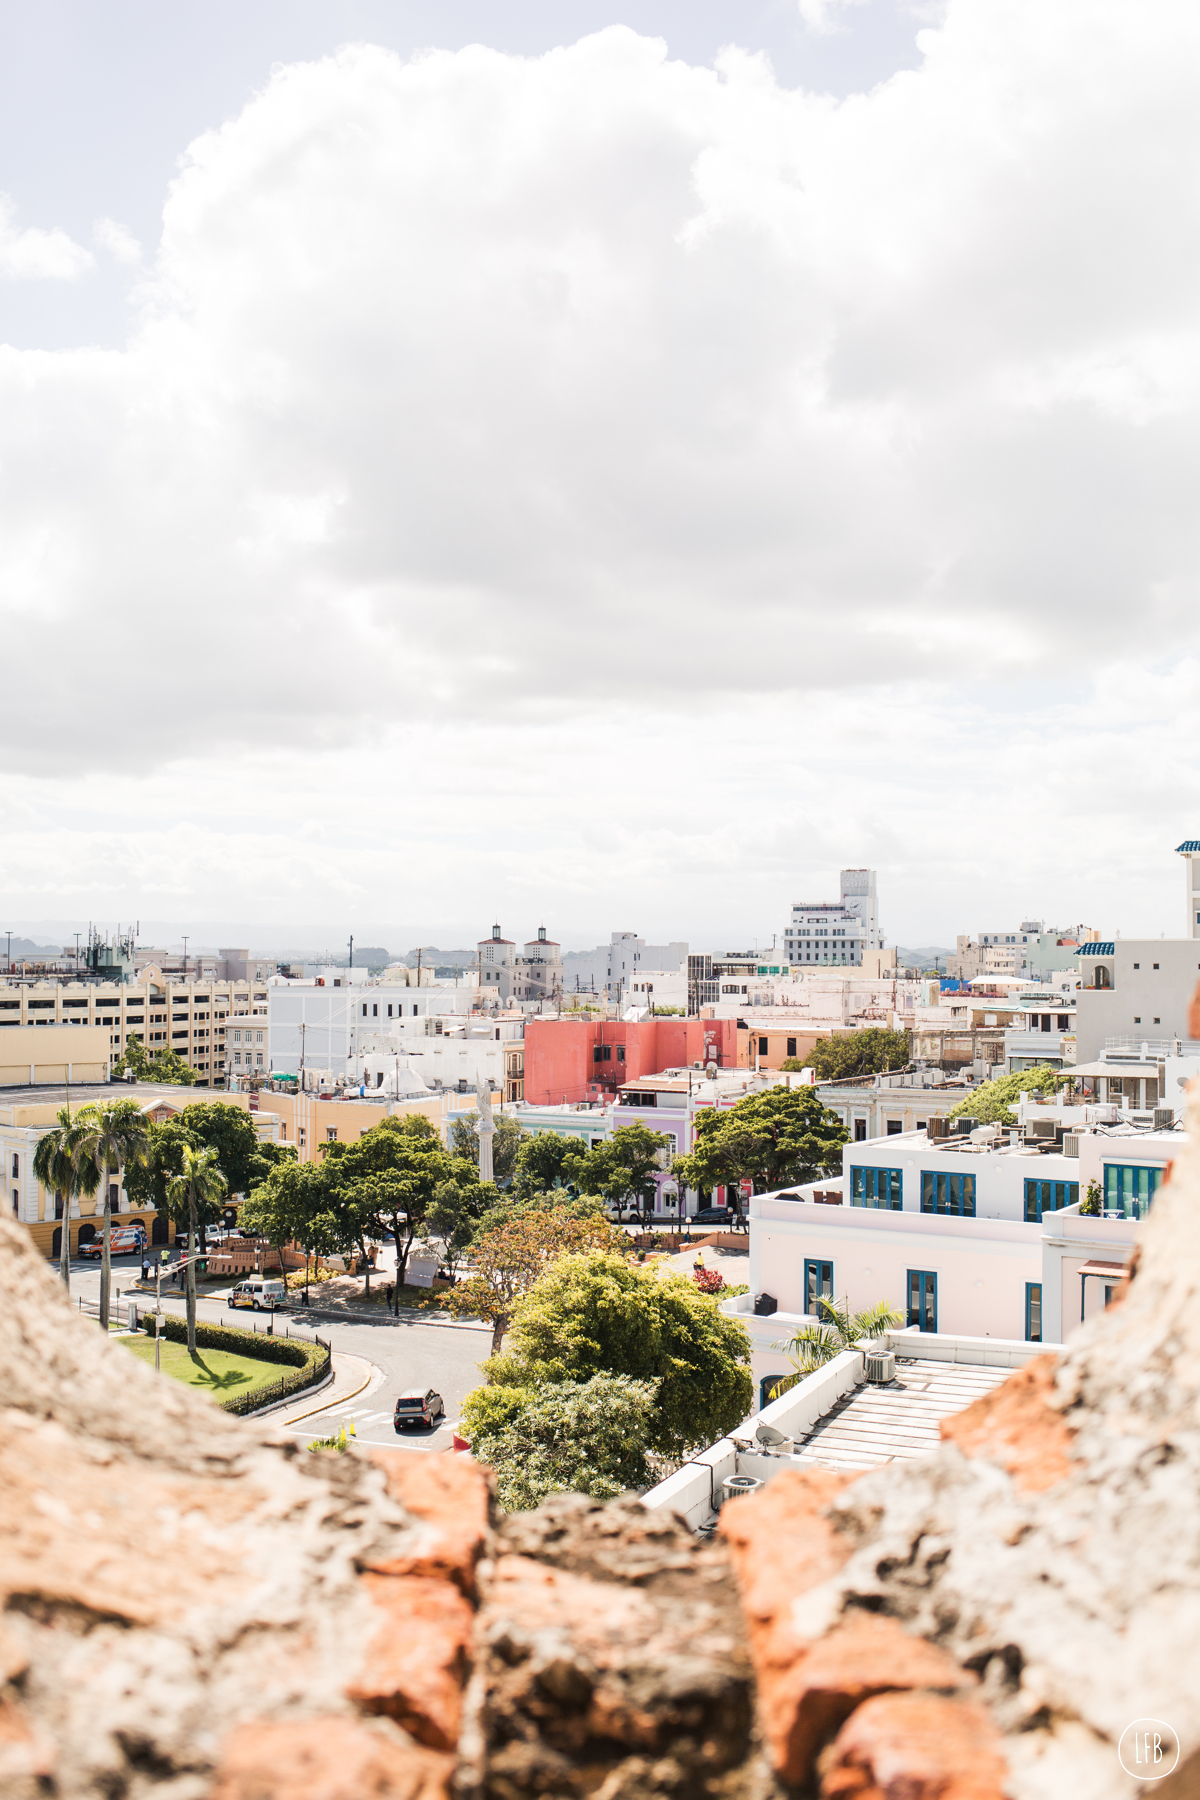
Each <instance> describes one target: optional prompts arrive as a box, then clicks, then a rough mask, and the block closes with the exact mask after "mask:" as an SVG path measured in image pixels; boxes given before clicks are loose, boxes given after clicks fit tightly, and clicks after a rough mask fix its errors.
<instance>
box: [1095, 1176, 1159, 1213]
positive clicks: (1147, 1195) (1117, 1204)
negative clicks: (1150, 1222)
mask: <svg viewBox="0 0 1200 1800" xmlns="http://www.w3.org/2000/svg"><path fill="white" fill-rule="evenodd" d="M1162 1178H1163V1172H1162V1170H1161V1169H1151V1168H1148V1167H1147V1165H1146V1164H1145V1163H1105V1165H1104V1210H1105V1212H1106V1213H1108V1212H1113V1213H1116V1215H1117V1217H1118V1218H1121V1219H1144V1218H1145V1216H1146V1214H1147V1213H1148V1212H1149V1211H1150V1206H1151V1202H1152V1201H1153V1199H1154V1196H1155V1194H1156V1193H1157V1192H1158V1186H1159V1183H1160V1182H1161V1181H1162Z"/></svg>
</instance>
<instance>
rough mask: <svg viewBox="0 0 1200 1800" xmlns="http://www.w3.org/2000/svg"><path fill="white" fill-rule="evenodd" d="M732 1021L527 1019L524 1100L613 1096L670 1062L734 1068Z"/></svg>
mask: <svg viewBox="0 0 1200 1800" xmlns="http://www.w3.org/2000/svg"><path fill="white" fill-rule="evenodd" d="M737 1060H738V1043H737V1023H736V1021H735V1020H733V1019H681V1018H669V1019H639V1020H632V1019H616V1020H613V1019H608V1020H601V1019H590V1018H589V1019H546V1018H538V1019H530V1020H529V1021H528V1023H527V1024H526V1027H525V1099H526V1101H527V1102H528V1103H529V1104H530V1105H533V1106H560V1105H572V1104H576V1103H578V1102H580V1101H587V1100H602V1099H605V1098H611V1097H612V1096H613V1095H615V1094H616V1092H617V1090H618V1088H621V1087H623V1086H625V1084H626V1083H627V1082H631V1081H634V1080H635V1079H637V1078H638V1077H640V1076H642V1075H657V1074H659V1073H661V1071H662V1070H664V1069H668V1068H677V1067H678V1068H685V1069H687V1068H690V1069H692V1070H693V1071H707V1069H708V1067H709V1065H710V1064H711V1065H712V1066H714V1067H716V1068H720V1069H736V1067H737Z"/></svg>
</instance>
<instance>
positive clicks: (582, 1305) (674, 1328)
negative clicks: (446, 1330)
mask: <svg viewBox="0 0 1200 1800" xmlns="http://www.w3.org/2000/svg"><path fill="white" fill-rule="evenodd" d="M486 1372H487V1378H488V1384H489V1385H491V1384H492V1383H493V1382H495V1383H498V1384H499V1385H500V1386H503V1387H524V1388H530V1387H536V1386H538V1385H539V1384H540V1383H543V1382H563V1381H574V1382H586V1381H590V1380H591V1378H592V1377H593V1376H594V1375H599V1374H603V1373H609V1374H613V1375H630V1376H632V1377H633V1378H634V1379H635V1380H636V1381H646V1382H655V1383H657V1384H658V1385H657V1390H656V1393H655V1399H654V1412H653V1418H652V1422H651V1430H650V1443H651V1446H652V1447H653V1448H654V1449H657V1450H661V1451H665V1452H669V1453H675V1454H678V1453H680V1452H683V1451H686V1450H687V1449H689V1448H692V1447H694V1446H695V1445H697V1444H711V1443H713V1442H714V1441H715V1440H716V1439H717V1438H719V1437H722V1436H724V1434H725V1433H726V1432H727V1431H730V1430H732V1429H733V1427H734V1426H735V1425H737V1424H738V1423H739V1422H740V1421H741V1420H742V1419H744V1418H745V1416H746V1414H747V1413H748V1412H749V1411H750V1408H751V1405H752V1404H753V1399H754V1384H753V1381H752V1379H751V1375H750V1341H749V1338H748V1337H747V1335H746V1329H745V1326H743V1325H741V1324H740V1323H739V1322H738V1321H737V1320H736V1319H731V1318H727V1317H726V1316H725V1315H724V1314H723V1313H721V1312H720V1311H719V1310H718V1307H717V1303H716V1301H715V1300H711V1299H709V1298H708V1296H707V1295H705V1294H701V1293H700V1292H698V1290H697V1288H696V1287H695V1284H694V1283H693V1282H691V1281H688V1280H686V1279H685V1278H684V1277H683V1276H678V1275H670V1276H659V1275H655V1274H653V1273H648V1272H645V1271H643V1270H640V1269H638V1268H637V1267H636V1266H635V1265H633V1264H631V1263H630V1262H629V1261H628V1260H627V1258H625V1257H623V1256H620V1255H617V1254H614V1253H613V1252H611V1251H596V1252H591V1253H590V1254H584V1255H567V1256H562V1257H560V1258H559V1259H558V1260H557V1261H555V1262H554V1263H552V1264H551V1266H550V1268H549V1269H547V1271H546V1272H545V1274H544V1275H542V1277H541V1278H540V1280H539V1281H537V1283H536V1284H535V1285H534V1287H533V1288H532V1289H531V1290H530V1292H529V1293H527V1294H526V1296H525V1297H524V1299H523V1300H521V1301H520V1302H519V1304H518V1305H517V1306H516V1307H515V1309H514V1312H513V1320H512V1335H511V1339H510V1347H509V1349H508V1350H507V1351H506V1352H505V1353H504V1354H503V1355H500V1356H493V1357H492V1358H491V1359H490V1360H489V1362H488V1363H487V1365H486Z"/></svg>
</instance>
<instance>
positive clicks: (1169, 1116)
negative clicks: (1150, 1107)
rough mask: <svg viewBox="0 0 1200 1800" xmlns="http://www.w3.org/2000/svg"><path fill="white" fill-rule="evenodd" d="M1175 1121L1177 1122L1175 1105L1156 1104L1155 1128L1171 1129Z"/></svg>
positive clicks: (1160, 1129)
mask: <svg viewBox="0 0 1200 1800" xmlns="http://www.w3.org/2000/svg"><path fill="white" fill-rule="evenodd" d="M1174 1123H1175V1108H1174V1107H1173V1106H1156V1107H1155V1109H1154V1129H1155V1131H1170V1130H1171V1128H1172V1126H1173V1125H1174Z"/></svg>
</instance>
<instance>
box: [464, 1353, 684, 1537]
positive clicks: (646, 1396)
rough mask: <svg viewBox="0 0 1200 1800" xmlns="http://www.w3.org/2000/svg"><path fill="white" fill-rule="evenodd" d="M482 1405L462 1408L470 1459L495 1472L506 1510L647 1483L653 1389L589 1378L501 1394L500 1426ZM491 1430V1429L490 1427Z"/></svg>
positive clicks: (625, 1380) (616, 1378) (602, 1495)
mask: <svg viewBox="0 0 1200 1800" xmlns="http://www.w3.org/2000/svg"><path fill="white" fill-rule="evenodd" d="M488 1393H489V1390H488V1389H487V1388H482V1389H480V1390H479V1394H480V1396H481V1397H483V1398H484V1404H482V1405H481V1406H479V1407H478V1408H477V1409H476V1408H474V1407H473V1406H472V1402H473V1401H474V1399H475V1396H474V1395H468V1397H467V1400H466V1403H465V1404H464V1406H463V1409H462V1415H461V1416H462V1419H463V1421H464V1427H463V1428H464V1429H465V1430H466V1431H467V1432H468V1434H469V1435H470V1438H471V1448H472V1452H473V1454H474V1455H475V1456H476V1457H477V1458H478V1460H479V1461H480V1462H485V1463H487V1464H489V1465H490V1466H491V1467H492V1468H493V1469H494V1470H495V1471H496V1498H497V1499H498V1500H499V1502H500V1505H501V1506H503V1507H504V1508H506V1510H507V1511H509V1512H520V1511H525V1510H527V1509H529V1508H532V1507H535V1506H540V1505H541V1503H542V1501H543V1500H544V1499H545V1498H546V1496H547V1495H548V1494H561V1493H577V1494H590V1495H591V1496H592V1498H593V1499H596V1500H610V1499H612V1498H614V1497H615V1496H616V1495H617V1494H620V1493H623V1492H625V1491H626V1490H627V1489H628V1488H633V1487H644V1486H646V1484H647V1481H648V1478H649V1471H648V1468H647V1464H646V1449H647V1446H648V1443H649V1439H650V1432H651V1429H652V1426H653V1419H654V1397H655V1385H654V1383H653V1382H651V1381H636V1380H633V1379H631V1377H630V1376H628V1375H609V1374H599V1375H593V1376H592V1377H591V1379H590V1380H588V1381H582V1382H573V1381H566V1382H552V1383H545V1384H543V1385H542V1386H539V1387H536V1388H533V1389H532V1390H528V1391H523V1390H516V1392H515V1393H514V1392H513V1390H509V1389H505V1390H504V1393H505V1396H506V1402H507V1403H506V1405H505V1407H504V1413H503V1415H502V1417H503V1422H502V1423H501V1420H500V1418H498V1417H497V1413H496V1411H495V1410H493V1411H491V1412H490V1414H489V1408H488V1407H487V1405H486V1396H487V1394H488ZM497 1426H498V1427H499V1428H498V1429H497Z"/></svg>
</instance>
